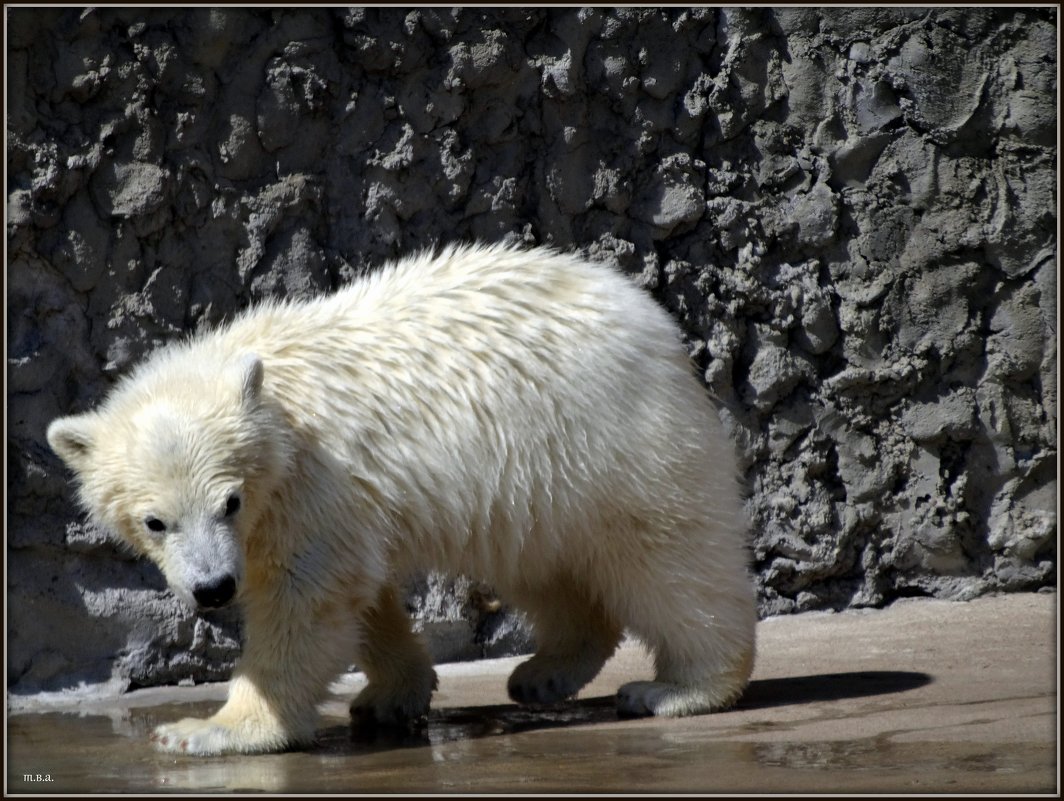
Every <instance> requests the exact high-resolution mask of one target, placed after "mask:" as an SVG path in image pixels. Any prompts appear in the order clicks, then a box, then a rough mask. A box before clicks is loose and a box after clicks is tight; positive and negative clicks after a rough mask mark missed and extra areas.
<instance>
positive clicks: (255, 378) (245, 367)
mask: <svg viewBox="0 0 1064 801" xmlns="http://www.w3.org/2000/svg"><path fill="white" fill-rule="evenodd" d="M261 390H262V359H260V358H259V357H258V355H257V354H255V353H247V354H245V355H243V356H241V357H240V400H242V401H243V402H244V403H252V402H254V401H256V400H258V397H259V392H260V391H261Z"/></svg>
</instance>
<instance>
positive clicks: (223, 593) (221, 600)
mask: <svg viewBox="0 0 1064 801" xmlns="http://www.w3.org/2000/svg"><path fill="white" fill-rule="evenodd" d="M234 594H236V579H234V578H233V577H232V576H224V577H223V578H221V579H219V580H218V581H215V582H214V583H213V584H201V585H200V586H198V587H196V588H194V589H193V590H192V597H193V598H195V599H196V603H197V604H199V605H200V606H201V607H203V608H204V609H217V608H218V607H220V606H225V605H226V604H227V603H229V602H230V601H231V600H233V595H234Z"/></svg>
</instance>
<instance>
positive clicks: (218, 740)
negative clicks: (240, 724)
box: [149, 718, 234, 755]
mask: <svg viewBox="0 0 1064 801" xmlns="http://www.w3.org/2000/svg"><path fill="white" fill-rule="evenodd" d="M149 739H150V740H151V742H152V743H154V745H155V748H156V749H157V750H159V751H165V752H168V753H176V754H200V755H207V754H221V753H224V752H225V751H226V750H228V749H227V746H229V745H230V744H231V743H232V742H233V739H234V738H233V736H232V732H231V731H230V730H229V729H228V728H227V727H225V726H222V725H220V724H217V723H211V722H210V721H209V720H199V719H197V718H186V719H185V720H180V721H178V722H177V723H166V724H163V725H162V726H158V727H157V728H156V729H155V731H153V732H152V734H151V736H150V738H149Z"/></svg>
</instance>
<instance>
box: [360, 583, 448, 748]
mask: <svg viewBox="0 0 1064 801" xmlns="http://www.w3.org/2000/svg"><path fill="white" fill-rule="evenodd" d="M400 597H401V596H400V594H399V590H397V589H396V588H395V587H392V586H387V587H385V588H384V589H383V590H381V592H380V595H379V596H378V598H377V600H376V602H375V603H374V604H373V606H372V607H371V608H370V609H368V610H367V611H366V612H365V613H364V614H363V616H362V641H361V643H360V647H359V667H361V668H362V669H363V671H364V672H365V674H366V678H368V679H369V684H367V685H366V687H365V688H364V689H363V690H362V692H360V693H359V694H358V696H357V697H356V698H355V700H354V701H352V702H351V720H352V722H353V723H354V724H355V725H357V726H365V727H372V726H375V725H384V726H401V727H405V726H408V725H411V724H416V723H417V722H418V721H420V720H421V719H423V718H424V717H425V715H426V713H428V710H429V700H430V699H431V697H432V691H433V690H435V689H436V671H434V670H433V669H432V657H431V656H430V655H429V652H428V649H427V648H426V647H425V644H424V642H422V640H421V638H420V637H419V636H417V635H416V634H415V633H414V632H413V631H412V630H411V628H410V616H409V615H408V614H407V612H406V609H404V608H403V604H402V602H401V601H400Z"/></svg>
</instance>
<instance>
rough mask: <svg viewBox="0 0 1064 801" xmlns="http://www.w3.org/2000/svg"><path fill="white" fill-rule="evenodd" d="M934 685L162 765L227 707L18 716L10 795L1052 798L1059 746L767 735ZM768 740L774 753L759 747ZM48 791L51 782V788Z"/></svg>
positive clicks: (359, 735) (875, 677) (818, 693)
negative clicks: (155, 743) (195, 719)
mask: <svg viewBox="0 0 1064 801" xmlns="http://www.w3.org/2000/svg"><path fill="white" fill-rule="evenodd" d="M929 681H930V678H929V677H927V676H926V675H924V674H918V673H850V674H837V675H824V676H810V677H800V678H792V679H773V680H763V681H759V682H754V684H753V685H751V688H750V691H749V693H748V694H747V696H746V697H745V698H744V700H743V702H742V703H741V704H740V705H739V707H737V709H736V710H735V711H734V712H732V713H722V714H720V715H713V716H709V717H704V718H701V719H697V718H688V719H685V720H673V721H659V720H635V721H631V720H624V721H622V720H618V718H617V714H616V711H615V709H614V700H613V698H612V697H603V698H590V699H582V700H578V701H573V702H569V703H566V704H561V705H557V706H551V707H542V708H527V707H517V706H515V705H512V704H505V705H498V706H476V707H463V708H443V709H436V710H433V711H432V712H431V713H430V715H429V717H428V719H427V721H426V724H425V726H424V727H423V728H422V729H421V730H419V731H417V732H414V733H410V734H403V735H396V734H392V733H389V732H388V731H386V730H385V731H378V732H373V731H367V730H359V731H356V732H352V730H351V728H350V726H349V725H348V724H347V722H346V721H344V720H343V719H341V718H338V717H335V716H332V717H326V718H325V720H324V727H323V728H322V729H321V730H320V732H319V737H318V741H317V742H316V743H315V745H314V747H313V748H311V749H309V750H306V751H300V752H293V753H287V754H273V755H265V756H255V757H213V758H197V757H184V756H174V755H162V754H158V753H156V752H154V751H153V750H152V749H151V747H150V745H149V743H148V740H147V737H148V733H149V732H150V731H151V730H152V729H153V728H154V727H155V726H156V725H157V724H159V723H160V722H164V721H168V720H175V719H178V718H181V717H185V716H189V715H193V716H204V715H208V714H210V713H211V712H212V711H213V710H214V709H216V708H217V702H204V703H195V704H168V705H161V706H157V707H150V708H132V709H127V710H122V711H116V712H114V713H113V714H111V715H109V716H103V715H81V716H78V715H74V714H61V713H56V712H52V713H48V714H20V715H15V716H14V717H11V718H10V719H9V724H8V745H9V754H8V756H9V759H8V771H9V772H8V789H9V791H11V792H31V793H32V792H42V793H49V794H54V793H128V792H142V793H188V792H200V793H205V792H219V793H223V792H224V793H234V792H270V793H297V792H315V793H385V792H405V793H419V792H435V793H448V792H451V793H475V792H481V793H490V792H517V793H520V792H558V791H563V792H564V791H568V792H596V791H601V792H693V793H699V792H703V793H704V792H718V793H728V792H767V791H790V792H810V791H816V790H817V789H821V790H832V791H838V790H841V789H851V790H852V791H859V790H863V791H866V792H892V791H894V792H897V791H903V792H904V791H911V790H913V789H918V790H920V791H922V792H932V791H936V790H937V791H943V790H946V791H954V792H963V791H973V792H974V791H985V792H994V791H998V792H1008V791H1016V790H1026V791H1038V790H1046V789H1052V786H1053V774H1054V766H1055V752H1054V749H1053V748H1052V747H1051V745H1049V744H1037V743H1018V744H1017V743H1001V742H999V743H994V744H989V745H988V744H985V743H974V742H941V743H939V742H931V743H928V742H901V741H899V740H901V739H903V738H897V739H894V738H895V735H897V734H899V732H886V733H879V734H877V736H875V737H870V738H867V739H846V740H839V741H827V742H824V741H808V738H805V739H801V738H798V739H794V740H791V739H788V740H785V741H779V740H778V738H779V735H780V734H781V733H788V734H789V733H790V732H791V731H797V730H798V729H799V728H800V727H801V725H802V721H801V720H797V719H793V718H792V719H790V720H787V719H784V718H780V719H774V720H765V719H764V717H765V713H764V710H771V709H773V708H775V707H780V706H784V705H801V704H808V705H809V708H810V710H819V713H818V715H820V714H822V713H823V712H824V711H825V708H827V709H830V710H831V711H830V715H832V716H834V715H836V714H838V713H840V712H841V710H839V709H834V708H833V707H834V705H832V704H831V702H832V701H834V700H836V699H839V698H846V697H852V698H863V697H867V696H872V695H879V694H882V695H885V696H889V695H890V694H894V693H902V692H906V691H908V690H911V689H915V688H918V687H920V686H923V685H925V684H927V683H928V682H929ZM850 710H851V714H853V716H854V717H859V716H860V713H858V712H856V711H854V710H853V708H852V707H851V708H850ZM818 719H819V720H825V718H824V717H818ZM806 720H809V718H808V717H807V718H806ZM761 735H764V736H766V737H772V741H767V742H766V741H757V740H756V738H757V737H759V736H761ZM736 738H741V739H736ZM37 775H41V776H46V777H48V778H49V779H50V781H47V782H44V781H37V780H36V778H35V777H36V776H37ZM27 776H30V777H31V778H30V779H29V780H27V778H26V777H27ZM1017 782H1021V783H1020V784H1017Z"/></svg>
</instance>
